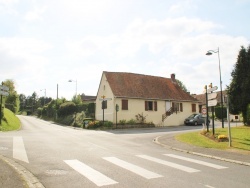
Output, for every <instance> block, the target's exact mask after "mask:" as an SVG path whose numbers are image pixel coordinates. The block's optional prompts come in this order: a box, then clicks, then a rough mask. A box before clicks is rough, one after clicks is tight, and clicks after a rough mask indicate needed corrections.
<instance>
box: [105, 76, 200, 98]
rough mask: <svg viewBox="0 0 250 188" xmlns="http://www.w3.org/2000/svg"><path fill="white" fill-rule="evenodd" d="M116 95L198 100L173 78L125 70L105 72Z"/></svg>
mask: <svg viewBox="0 0 250 188" xmlns="http://www.w3.org/2000/svg"><path fill="white" fill-rule="evenodd" d="M103 73H104V74H105V76H106V78H107V81H108V82H109V84H110V87H111V90H112V92H113V94H114V95H115V96H116V97H128V98H146V99H164V100H168V99H169V100H180V101H196V99H195V98H193V97H192V96H191V95H190V94H189V93H187V92H185V91H183V90H182V89H181V88H180V87H179V86H178V84H177V83H176V82H175V83H173V81H172V79H170V78H164V77H157V76H149V75H142V74H134V73H125V72H103Z"/></svg>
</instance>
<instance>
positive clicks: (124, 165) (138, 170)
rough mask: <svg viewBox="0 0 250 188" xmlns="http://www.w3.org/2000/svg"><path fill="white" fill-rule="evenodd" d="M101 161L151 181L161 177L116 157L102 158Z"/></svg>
mask: <svg viewBox="0 0 250 188" xmlns="http://www.w3.org/2000/svg"><path fill="white" fill-rule="evenodd" d="M103 159H105V160H107V161H109V162H111V163H113V164H115V165H117V166H120V167H122V168H124V169H126V170H129V171H131V172H134V173H135V174H138V175H140V176H142V177H144V178H146V179H152V178H160V177H163V176H162V175H159V174H156V173H154V172H151V171H149V170H146V169H144V168H141V167H139V166H136V165H134V164H131V163H128V162H126V161H123V160H120V159H118V158H116V157H103Z"/></svg>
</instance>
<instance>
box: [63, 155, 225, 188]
mask: <svg viewBox="0 0 250 188" xmlns="http://www.w3.org/2000/svg"><path fill="white" fill-rule="evenodd" d="M163 156H165V157H166V159H160V158H156V157H152V156H149V155H135V157H136V158H139V159H142V160H146V161H149V162H152V163H157V164H160V165H165V166H168V167H170V168H174V169H177V170H180V171H183V172H185V173H199V172H201V170H199V169H195V168H190V167H187V166H184V165H180V164H177V163H173V162H170V161H168V160H167V159H168V158H175V159H178V160H182V161H187V162H190V163H196V164H198V165H202V166H206V167H210V168H214V169H216V170H222V169H226V168H228V167H225V166H221V165H217V164H213V163H208V162H205V161H201V160H196V159H192V158H188V157H183V156H179V155H175V154H163ZM102 160H105V161H107V162H109V163H111V164H112V165H115V166H117V167H119V168H122V169H125V170H127V171H129V172H132V173H134V174H135V175H138V176H141V177H142V178H145V179H147V180H150V179H156V178H162V177H164V176H163V175H161V174H158V173H157V172H152V171H150V170H147V169H146V168H145V167H141V166H138V165H137V164H134V162H133V163H131V162H128V161H124V160H122V159H119V158H118V157H102ZM64 162H65V163H66V164H67V165H68V166H70V167H71V168H72V169H74V170H75V171H76V172H78V173H80V174H81V175H83V176H84V177H85V178H87V179H88V180H90V181H91V182H93V183H94V184H96V185H97V186H98V187H101V186H106V185H113V184H118V183H119V182H118V181H117V180H115V179H112V178H114V177H108V176H106V175H105V174H104V173H105V172H103V173H102V172H99V171H98V170H96V169H94V168H92V167H90V166H89V165H87V164H85V163H84V162H82V161H79V160H76V159H73V160H64Z"/></svg>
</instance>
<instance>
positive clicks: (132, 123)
mask: <svg viewBox="0 0 250 188" xmlns="http://www.w3.org/2000/svg"><path fill="white" fill-rule="evenodd" d="M127 124H129V125H135V124H136V120H135V119H131V120H129V121H128V122H127Z"/></svg>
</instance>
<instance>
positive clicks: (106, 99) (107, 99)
mask: <svg viewBox="0 0 250 188" xmlns="http://www.w3.org/2000/svg"><path fill="white" fill-rule="evenodd" d="M110 100H112V98H104V99H99V101H110Z"/></svg>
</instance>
